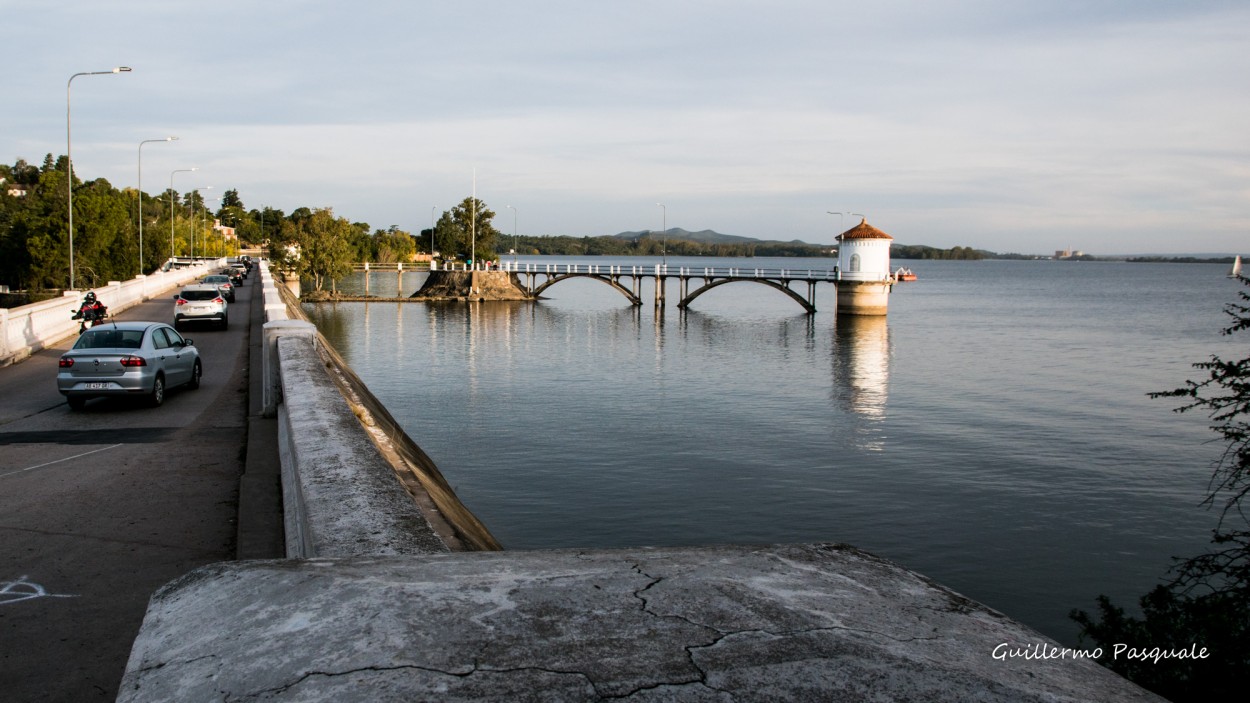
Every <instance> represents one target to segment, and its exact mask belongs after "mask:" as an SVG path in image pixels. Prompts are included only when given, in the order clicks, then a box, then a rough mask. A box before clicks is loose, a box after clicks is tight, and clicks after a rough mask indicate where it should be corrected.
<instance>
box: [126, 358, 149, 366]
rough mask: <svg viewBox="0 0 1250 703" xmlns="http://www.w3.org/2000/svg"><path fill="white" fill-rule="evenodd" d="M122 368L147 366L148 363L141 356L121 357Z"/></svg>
mask: <svg viewBox="0 0 1250 703" xmlns="http://www.w3.org/2000/svg"><path fill="white" fill-rule="evenodd" d="M121 365H122V366H147V365H148V362H147V361H145V360H144V359H143V357H141V356H123V357H122V358H121Z"/></svg>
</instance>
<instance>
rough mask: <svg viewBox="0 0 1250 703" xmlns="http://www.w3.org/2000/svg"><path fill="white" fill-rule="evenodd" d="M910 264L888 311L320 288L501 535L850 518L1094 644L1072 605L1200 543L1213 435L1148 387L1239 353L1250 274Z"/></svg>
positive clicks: (1036, 622) (594, 534) (820, 534)
mask: <svg viewBox="0 0 1250 703" xmlns="http://www.w3.org/2000/svg"><path fill="white" fill-rule="evenodd" d="M521 258H522V261H526V260H528V261H536V262H542V261H547V259H544V258H542V257H521ZM560 261H577V259H563V258H562V259H560ZM581 261H583V262H591V263H606V260H602V259H597V258H587V259H581ZM637 261H638V263H643V264H650V263H653V261H652V260H649V259H639V260H637ZM683 263H684V264H687V265H693V266H699V267H702V266H708V265H735V266H744V267H756V266H758V267H762V268H763V267H783V266H784V267H787V268H807V267H810V268H815V269H826V268H829V267H830V264H831V261H830V260H826V259H814V260H796V259H749V260H746V259H729V260H718V259H714V260H709V259H690V260H685V261H682V260H677V259H672V258H670V260H669V264H670V266H674V265H679V264H683ZM896 263H897V262H896ZM901 263H903V264H906V265H911V266H912V268H913V269H914V270H916V272H917V273H918V274H919V279H920V280H918V281H916V282H909V283H902V284H899V285H897V286H895V288H894V292H893V294H892V295H891V298H890V313H889V316H888V319H880V318H879V319H869V318H861V319H856V318H846V319H837V317H836V316H835V315H834V312H833V311H834V301H835V297H836V296H835V289H834V287H833V286H832V285H831V284H827V283H822V284H819V285H818V286H817V301H816V303H817V308H818V309H819V312H817V313H816V314H814V315H807V314H804V313H803V311H802V309H801V308H800V307H799V306H798V305H797V304H796V303H795V302H794V301H793V300H791V299H789V298H788V297H786V296H785V295H783V294H781V293H779V292H778V291H776V290H773V289H771V288H768V287H765V286H762V285H759V284H755V283H733V284H729V285H725V286H721V287H719V288H717V289H715V290H712V291H710V292H708V293H707V294H705V295H704V296H702V297H700V298H699V299H697V300H696V301H695V302H694V304H693V305H692V308H691V309H690V310H688V311H686V312H681V311H679V310H677V309H676V307H675V303H676V301H677V300H678V297H677V290H676V285H677V284H676V281H675V280H674V281H670V284H669V285H670V286H671V288H670V290H669V291H668V298H669V306H668V308H667V309H666V310H665V311H664V312H663V314H660V315H657V314H656V313H655V310H654V309H653V306H652V304H651V300H652V297H653V294H652V290H653V289H652V288H651V287H650V286H651V284H650V283H649V281H648V282H646V283H644V286H643V298H644V300H645V301H647V303H646V304H645V305H644V306H643V307H642V308H634V307H632V306H630V305H629V304H628V303H627V301H626V299H625V298H624V297H623V296H622V295H621V294H620V293H618V292H616V291H614V290H612V289H610V288H609V287H608V286H606V285H604V284H602V283H599V282H595V281H589V280H574V281H567V282H564V283H561V284H558V285H556V286H553V287H552V288H551V289H549V290H548V291H547V295H548V296H549V297H548V299H546V300H543V301H541V302H539V303H536V304H530V303H481V304H466V303H394V302H389V303H381V302H379V303H340V304H337V305H330V304H322V305H307V306H306V309H307V310H308V311H309V313H310V315H311V316H312V319H313V320H314V321H315V322H316V323H317V324H318V326H319V327H320V328H321V329H322V331H323V333H324V334H325V335H326V336H327V338H329V339H330V341H331V343H333V344H334V346H335V347H336V348H337V349H338V350H339V351H340V352H341V353H342V354H343V356H344V357H345V358H346V359H347V361H348V362H349V363H350V364H351V365H352V367H353V368H354V369H355V370H356V371H357V372H358V373H359V374H360V376H361V377H362V378H363V379H364V380H365V381H366V383H368V385H369V387H370V389H371V390H372V391H373V392H374V393H375V394H376V395H377V396H378V397H379V398H380V399H381V400H382V401H383V402H384V403H385V404H386V406H387V407H388V408H389V409H390V410H391V412H392V413H393V414H394V415H395V417H396V418H397V419H398V420H399V421H400V422H401V423H402V424H403V426H404V428H405V430H406V431H407V432H408V434H409V435H411V436H412V438H413V439H414V440H415V441H416V442H417V443H418V444H419V445H421V447H422V448H423V449H424V450H425V451H426V452H427V453H428V454H429V455H430V456H431V457H432V458H433V459H434V461H435V462H436V463H437V464H438V465H439V467H440V468H441V470H442V472H443V473H444V475H445V476H446V477H447V479H448V480H449V481H450V482H451V483H452V485H453V486H455V488H456V491H457V493H458V494H459V495H460V497H461V499H462V500H463V501H464V502H465V503H466V504H467V505H468V506H469V507H470V508H471V509H472V510H473V511H474V512H475V513H476V514H477V515H478V516H479V517H480V518H481V519H482V520H483V521H484V522H485V523H486V524H487V525H488V526H489V527H490V529H491V530H492V532H494V534H495V535H496V536H497V537H498V538H499V539H500V540H501V541H502V542H503V544H504V545H505V546H506V547H507V548H510V549H531V548H548V547H620V546H640V545H698V544H724V543H739V544H747V543H781V542H812V541H836V542H847V543H850V544H854V545H856V546H858V547H861V548H864V549H867V550H869V551H871V552H874V553H876V554H879V555H881V556H884V557H887V558H889V559H891V560H893V561H895V562H897V563H899V564H902V565H904V566H906V567H908V568H911V569H913V570H916V571H919V572H921V573H923V574H925V575H927V576H929V577H931V578H933V579H935V580H937V581H939V582H941V583H942V584H944V585H946V586H949V587H950V588H953V589H955V590H956V591H959V592H961V593H963V594H965V595H967V596H969V597H971V598H974V599H976V600H979V601H981V602H983V603H985V604H987V605H989V606H991V607H993V608H996V609H998V610H1001V611H1003V612H1004V613H1006V614H1008V615H1010V616H1011V617H1013V618H1016V619H1018V620H1020V621H1022V622H1024V623H1026V624H1028V625H1030V626H1032V627H1034V628H1036V629H1038V630H1040V631H1041V632H1043V633H1045V634H1047V635H1049V636H1051V637H1054V638H1056V639H1059V640H1060V641H1062V642H1064V643H1067V644H1075V636H1076V631H1077V629H1076V626H1075V625H1074V624H1073V623H1071V622H1070V621H1069V620H1068V619H1067V613H1068V611H1069V610H1070V609H1072V608H1074V607H1079V608H1084V609H1087V610H1089V609H1091V608H1093V607H1094V600H1093V599H1094V597H1095V596H1096V595H1098V594H1099V593H1106V594H1108V595H1110V596H1112V597H1113V599H1114V600H1116V601H1117V602H1118V603H1119V604H1120V605H1122V606H1129V607H1135V606H1136V599H1137V597H1138V596H1140V595H1141V594H1143V593H1145V592H1146V591H1147V590H1149V589H1150V588H1151V587H1152V586H1153V585H1154V584H1156V583H1158V582H1159V580H1160V578H1161V577H1162V576H1163V575H1164V574H1165V572H1166V570H1167V568H1168V567H1169V565H1170V559H1169V558H1170V557H1172V556H1187V555H1192V554H1196V553H1198V552H1200V551H1202V550H1203V549H1204V548H1205V547H1206V544H1207V538H1208V537H1209V533H1210V529H1211V528H1212V527H1213V526H1214V524H1215V517H1216V516H1215V515H1214V514H1212V513H1211V512H1210V511H1207V510H1205V509H1202V508H1200V507H1198V503H1199V502H1200V501H1201V500H1202V498H1203V496H1204V490H1205V488H1206V485H1207V479H1208V477H1209V475H1210V466H1211V462H1212V461H1213V460H1215V459H1216V458H1217V457H1218V454H1219V451H1220V445H1219V444H1214V443H1212V442H1211V440H1212V439H1214V438H1215V434H1214V433H1213V432H1211V431H1209V430H1208V429H1207V420H1206V418H1205V417H1203V416H1201V415H1194V414H1192V413H1190V414H1185V415H1179V414H1177V413H1174V412H1172V408H1173V407H1175V406H1176V405H1177V402H1176V401H1175V399H1158V400H1152V399H1149V398H1147V397H1146V393H1148V392H1150V391H1158V390H1166V389H1171V388H1175V387H1178V386H1180V385H1181V384H1182V383H1183V382H1184V381H1185V379H1187V378H1193V377H1196V374H1197V372H1196V371H1195V370H1193V369H1192V368H1191V366H1190V364H1192V363H1193V362H1197V361H1203V360H1205V359H1207V358H1208V357H1209V356H1210V355H1211V354H1216V353H1218V354H1220V355H1223V356H1226V357H1237V358H1240V356H1244V342H1240V340H1238V339H1237V338H1229V337H1225V336H1221V335H1220V334H1219V330H1220V329H1221V328H1222V327H1223V326H1225V324H1226V322H1227V317H1226V316H1225V315H1224V314H1223V312H1222V310H1223V306H1224V304H1225V303H1228V302H1232V301H1234V300H1235V298H1236V294H1237V292H1238V290H1240V286H1239V284H1238V283H1237V282H1235V281H1232V280H1229V279H1227V278H1226V277H1225V268H1226V267H1224V266H1215V265H1202V264H1192V265H1181V264H1129V263H1111V262H1052V261H1036V262H1034V261H981V262H941V261H935V262H926V261H908V262H901ZM371 276H372V278H371V279H370V283H369V289H370V292H371V293H372V294H374V295H394V294H395V293H396V284H397V281H398V276H397V275H396V274H395V273H394V272H390V273H377V272H375V273H373V274H371ZM424 278H425V274H422V273H408V274H405V277H404V280H403V284H402V286H403V289H402V291H401V292H402V293H403V294H405V295H406V294H409V293H411V292H412V291H413V290H415V289H416V288H417V287H419V286H420V284H421V282H422V281H423V280H424ZM339 289H340V290H354V291H361V292H363V290H364V274H356V275H355V276H353V277H352V278H349V279H347V280H345V281H342V282H340V284H339ZM799 290H800V291H801V292H805V291H806V287H805V286H802V285H800V286H799Z"/></svg>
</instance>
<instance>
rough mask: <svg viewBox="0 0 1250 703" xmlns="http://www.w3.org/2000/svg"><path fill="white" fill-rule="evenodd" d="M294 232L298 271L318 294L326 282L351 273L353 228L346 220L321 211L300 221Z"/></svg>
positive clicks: (329, 211) (320, 209)
mask: <svg viewBox="0 0 1250 703" xmlns="http://www.w3.org/2000/svg"><path fill="white" fill-rule="evenodd" d="M301 209H302V208H301ZM301 214H302V213H301ZM295 229H296V236H297V240H298V242H299V248H300V253H299V271H300V274H301V276H303V277H307V278H311V279H312V281H313V287H314V289H315V290H318V291H320V290H323V289H324V287H325V284H326V282H327V281H337V280H338V279H340V278H342V277H343V276H346V275H347V274H348V273H350V272H351V263H352V262H351V259H352V248H351V235H352V225H351V223H349V222H348V221H347V220H346V219H345V218H342V217H335V216H334V211H333V210H331V209H330V208H318V209H317V210H313V211H311V214H309V215H308V216H307V217H301V218H300V219H299V220H298V221H297V223H296V228H295Z"/></svg>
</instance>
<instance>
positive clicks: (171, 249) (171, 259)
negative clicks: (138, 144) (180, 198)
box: [169, 166, 200, 268]
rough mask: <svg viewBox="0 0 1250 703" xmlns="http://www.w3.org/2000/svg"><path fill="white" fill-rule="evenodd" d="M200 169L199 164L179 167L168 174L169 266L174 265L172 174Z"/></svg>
mask: <svg viewBox="0 0 1250 703" xmlns="http://www.w3.org/2000/svg"><path fill="white" fill-rule="evenodd" d="M198 170H200V167H199V166H196V167H195V168H180V169H178V170H176V171H172V172H170V174H169V267H170V268H173V266H174V174H175V173H190V172H192V171H198Z"/></svg>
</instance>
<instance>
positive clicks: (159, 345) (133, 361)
mask: <svg viewBox="0 0 1250 703" xmlns="http://www.w3.org/2000/svg"><path fill="white" fill-rule="evenodd" d="M57 366H58V368H57V374H56V389H57V390H58V391H60V392H61V395H63V396H65V400H66V402H68V403H69V407H70V409H71V410H82V408H83V406H84V405H86V403H87V400H89V399H91V398H99V397H107V396H137V397H145V398H146V399H147V401H148V403H149V404H150V405H152V406H154V407H155V406H158V405H160V404H161V403H164V402H165V391H166V389H168V388H173V387H176V386H186V387H187V388H189V389H192V390H194V389H196V388H199V387H200V376H201V375H202V374H203V368H204V367H203V364H202V362H201V361H200V352H199V350H198V349H196V348H195V344H194V343H193V342H192V341H191V340H190V339H186V338H184V337H183V336H182V335H180V334H178V332H176V331H175V330H174V329H173V328H172V327H170V326H169V325H167V324H165V323H163V322H131V321H127V322H109V323H106V324H103V325H100V326H98V327H92V328H91V329H89V330H86V331H85V332H83V333H82V335H81V336H80V337H79V338H78V342H77V343H75V344H74V346H73V347H72V348H71V349H70V350H69V351H67V352H65V353H64V354H62V355H61V360H60V363H58V364H57Z"/></svg>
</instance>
